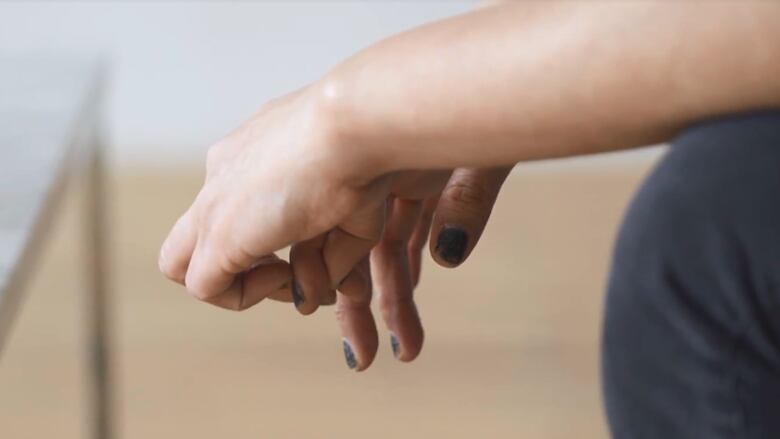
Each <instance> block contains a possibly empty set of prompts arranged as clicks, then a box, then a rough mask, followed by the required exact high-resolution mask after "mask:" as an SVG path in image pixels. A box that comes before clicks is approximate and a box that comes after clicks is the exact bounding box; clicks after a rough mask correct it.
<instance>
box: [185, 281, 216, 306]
mask: <svg viewBox="0 0 780 439" xmlns="http://www.w3.org/2000/svg"><path fill="white" fill-rule="evenodd" d="M187 292H189V293H190V295H191V296H192V297H194V298H196V299H198V300H200V301H203V302H207V301H208V300H209V299H211V298H212V297H214V296H215V294H214V293H213V292H212V291H211V290H209V289H208V288H205V287H204V286H203V285H202V284H201V283H200V282H196V283H193V282H188V283H187Z"/></svg>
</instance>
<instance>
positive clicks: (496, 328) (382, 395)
mask: <svg viewBox="0 0 780 439" xmlns="http://www.w3.org/2000/svg"><path fill="white" fill-rule="evenodd" d="M644 172H645V168H644V167H642V168H639V169H634V170H632V171H630V172H629V171H610V172H600V173H596V172H593V171H583V172H581V171H567V172H562V171H555V170H554V169H553V168H550V167H549V166H548V165H531V166H526V167H524V168H521V169H520V171H519V172H518V174H517V175H516V176H513V177H512V178H511V179H510V181H509V182H508V183H507V186H506V188H505V190H504V192H503V195H502V198H501V199H500V201H499V204H498V206H497V208H496V210H495V212H494V218H493V220H492V223H491V225H490V226H489V228H488V230H487V232H486V234H485V236H484V238H483V242H482V243H481V245H480V246H479V247H478V249H477V250H476V252H475V253H474V254H473V255H472V258H471V260H470V261H469V262H468V263H467V264H466V265H465V266H463V267H462V268H460V269H458V270H454V271H448V270H444V269H440V268H438V267H436V266H434V265H433V264H431V263H429V261H426V263H427V266H426V269H425V275H424V278H423V282H422V285H421V286H420V288H419V300H418V302H419V306H420V309H421V312H422V314H423V317H424V320H425V324H426V329H427V339H426V347H425V350H424V353H423V355H422V356H421V357H420V358H419V360H418V361H417V362H415V363H413V364H410V365H405V364H400V363H397V362H396V361H394V360H393V359H392V355H391V354H390V350H389V346H388V344H389V343H386V342H385V343H383V344H382V346H381V351H380V355H379V358H378V361H377V362H376V363H375V365H374V367H373V368H372V369H370V370H369V371H368V372H366V373H362V374H355V373H352V372H350V371H348V370H347V368H346V367H345V366H344V362H343V358H342V354H341V346H340V339H339V336H338V333H337V331H336V327H335V324H334V322H333V316H332V310H330V309H328V310H325V311H324V312H322V311H321V312H319V313H318V314H317V315H315V316H313V317H310V318H303V317H301V316H299V315H297V314H296V313H294V312H293V310H292V308H291V307H290V306H289V305H281V304H275V303H270V304H262V305H260V306H259V307H257V308H255V309H251V310H249V311H246V312H244V313H239V314H237V313H231V312H227V311H222V310H218V309H213V308H210V307H208V306H206V305H203V304H201V303H197V302H195V301H194V300H192V299H190V298H189V297H187V295H186V294H185V293H184V292H183V291H182V290H181V289H180V288H178V287H177V286H174V285H172V284H170V283H168V282H167V281H165V280H164V279H163V278H162V277H161V276H160V275H158V273H157V269H156V253H157V247H158V244H159V243H160V241H161V239H162V237H163V236H164V234H165V233H166V232H167V228H168V227H169V225H170V224H171V223H172V222H173V220H174V219H175V217H176V215H177V214H178V213H179V212H180V211H181V210H182V209H183V208H184V207H185V205H186V204H187V202H188V201H189V200H190V199H191V197H192V195H193V194H194V192H195V190H196V188H197V185H198V182H199V178H198V175H197V173H184V172H182V173H174V174H167V175H166V174H165V173H162V172H152V171H147V172H140V171H139V172H133V173H125V174H123V175H121V176H119V177H114V179H113V185H112V189H113V191H112V193H113V195H112V200H111V201H112V203H111V207H112V218H113V220H114V221H113V226H114V231H115V232H116V233H115V235H114V239H113V249H112V250H113V253H112V257H113V260H112V261H111V262H112V267H113V275H114V276H113V285H115V287H116V290H115V293H116V304H115V305H116V317H117V331H116V342H117V343H116V353H117V363H118V368H117V371H118V377H119V385H120V390H121V401H120V412H121V427H120V429H121V433H122V436H123V437H124V438H188V439H196V438H222V437H229V438H340V439H345V438H364V437H372V438H396V437H403V438H437V437H443V438H444V437H446V438H474V437H482V438H484V437H491V438H492V437H496V438H505V437H513V438H515V437H522V438H535V439H536V438H539V439H558V438H560V439H571V438H577V439H589V438H604V437H606V431H605V427H604V421H603V415H602V412H601V406H600V396H599V387H598V353H597V337H598V328H599V314H600V308H601V297H602V289H603V284H604V279H605V275H606V269H607V261H608V256H609V252H610V248H611V240H612V238H613V235H614V233H615V227H616V224H617V223H618V220H619V218H620V216H621V213H622V210H623V208H624V206H625V204H626V202H627V200H628V197H629V195H630V193H631V192H632V191H633V189H634V188H635V186H636V184H637V182H638V181H639V178H640V177H641V175H642V174H643V173H644ZM72 198H73V197H72ZM72 205H73V202H72V201H71V202H70V203H68V206H69V209H68V214H67V215H66V216H65V218H64V220H62V221H59V222H58V225H57V228H56V230H55V233H54V240H53V241H52V244H51V245H50V246H49V248H48V250H47V252H46V254H45V256H44V258H43V260H42V261H41V262H40V264H39V266H38V270H37V274H36V276H35V279H34V280H33V282H32V285H31V288H30V290H29V296H28V300H27V301H26V303H25V305H24V307H23V309H22V312H21V314H20V318H19V320H18V322H17V325H16V327H15V330H14V333H13V335H12V337H11V340H10V343H9V345H8V347H7V350H6V352H5V353H4V355H3V357H2V361H0V437H2V438H4V439H6V438H7V439H16V438H55V437H56V438H81V437H85V431H86V430H85V428H84V420H85V417H86V413H85V411H84V408H83V407H84V398H83V395H82V394H81V392H80V391H79V389H80V386H81V385H83V383H84V376H83V375H82V366H83V365H82V363H81V353H82V350H81V349H82V348H81V345H80V343H79V341H80V337H81V332H80V331H81V326H80V319H81V318H82V317H83V316H82V315H81V314H80V306H81V304H82V297H81V296H80V294H79V293H80V292H79V282H80V275H81V271H80V270H82V269H83V267H81V266H80V264H79V262H80V259H79V258H80V256H81V253H80V252H81V251H82V250H83V249H82V247H81V246H80V241H81V238H80V234H79V232H80V230H79V229H78V228H77V227H76V224H75V222H74V212H73V206H72ZM383 341H384V339H383Z"/></svg>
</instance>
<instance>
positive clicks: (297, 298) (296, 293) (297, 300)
mask: <svg viewBox="0 0 780 439" xmlns="http://www.w3.org/2000/svg"><path fill="white" fill-rule="evenodd" d="M290 292H292V300H293V303H294V304H295V307H296V308H298V307H299V306H301V304H302V303H303V302H305V301H306V298H305V297H304V295H303V292H302V291H301V286H300V285H299V284H298V281H297V280H295V279H293V280H292V282H291V283H290Z"/></svg>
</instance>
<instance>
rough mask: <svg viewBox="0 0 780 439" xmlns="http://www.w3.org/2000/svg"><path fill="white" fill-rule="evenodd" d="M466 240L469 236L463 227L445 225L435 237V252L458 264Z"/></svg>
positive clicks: (467, 240)
mask: <svg viewBox="0 0 780 439" xmlns="http://www.w3.org/2000/svg"><path fill="white" fill-rule="evenodd" d="M468 242H469V236H468V235H467V234H466V232H465V231H464V230H463V229H460V228H456V227H445V228H444V230H442V231H441V233H439V237H438V239H436V253H438V254H439V256H441V258H442V259H444V260H445V261H447V262H449V263H450V264H454V265H455V264H460V262H461V261H462V260H463V256H464V253H465V252H466V246H467V245H468Z"/></svg>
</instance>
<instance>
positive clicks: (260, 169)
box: [160, 90, 508, 369]
mask: <svg viewBox="0 0 780 439" xmlns="http://www.w3.org/2000/svg"><path fill="white" fill-rule="evenodd" d="M311 99H312V98H311V96H310V95H308V94H307V92H306V90H304V91H301V92H297V93H294V94H291V95H289V96H287V97H284V98H282V99H279V100H277V101H274V102H271V103H269V104H268V105H266V106H265V107H264V108H263V109H261V111H259V112H258V113H257V114H255V115H254V116H253V117H252V118H251V119H250V121H249V122H247V123H245V124H244V125H243V126H242V127H240V128H239V129H238V130H236V131H235V132H234V133H232V134H231V135H229V136H228V137H227V138H226V139H225V140H223V141H221V142H219V143H218V144H217V145H215V146H214V147H212V148H211V150H210V152H209V158H208V162H207V178H206V182H205V184H204V186H203V189H202V190H201V192H200V193H199V194H198V197H197V198H196V200H195V202H194V203H193V205H192V206H191V207H190V209H188V211H187V212H186V213H185V214H184V215H183V216H182V217H181V218H180V219H179V221H178V222H177V224H176V225H175V226H174V228H173V230H172V231H171V233H170V235H169V237H168V239H166V242H165V244H164V245H163V248H162V250H161V255H160V267H161V270H162V271H163V272H164V273H165V274H166V275H167V276H168V277H169V278H171V279H173V280H176V281H178V282H181V283H183V284H185V285H186V286H187V288H188V290H189V291H190V292H191V293H192V294H193V295H194V296H195V297H197V298H199V299H201V300H204V301H206V302H209V303H212V304H214V305H217V306H221V307H224V308H229V309H236V310H240V309H246V308H248V307H250V306H252V305H254V304H256V303H258V302H259V301H260V300H262V299H264V298H265V297H271V298H274V299H279V300H289V298H292V299H294V300H295V301H296V306H297V308H298V309H299V310H300V311H301V312H302V313H304V314H308V313H311V312H314V310H316V308H317V307H318V306H319V305H320V304H328V303H333V301H334V300H335V299H336V294H335V289H336V288H339V290H340V291H341V293H342V294H340V295H339V296H338V297H339V298H338V308H337V309H338V315H339V317H340V322H341V327H342V332H343V333H344V334H345V338H346V339H347V340H349V343H350V346H351V349H354V351H353V354H354V357H355V359H356V367H357V368H358V369H363V368H365V367H367V366H368V365H369V364H370V362H371V361H372V359H373V356H374V355H375V353H376V348H377V344H378V342H377V336H376V326H375V324H374V321H373V317H372V315H371V312H370V307H369V305H370V293H371V283H372V282H371V277H370V273H369V268H368V259H367V255H368V252H369V250H370V249H371V248H372V247H374V246H375V245H376V244H377V243H378V242H379V240H380V237H381V238H382V240H381V242H379V245H378V246H377V248H376V250H375V252H374V255H373V256H372V258H371V261H372V265H373V266H375V267H378V268H375V269H374V272H375V273H376V276H377V280H376V284H377V285H378V286H379V287H380V289H381V291H384V292H385V293H384V294H382V296H381V302H380V306H381V308H382V312H383V315H384V316H385V321H386V322H387V324H388V327H389V328H390V329H391V331H393V332H394V334H396V340H397V343H395V344H394V346H395V347H397V352H398V356H399V358H401V359H402V360H406V361H409V360H411V359H413V358H414V357H416V356H417V353H419V350H420V348H421V346H422V327H421V324H420V322H419V317H418V316H417V312H416V308H415V307H414V303H413V301H412V299H411V293H412V290H413V287H414V285H416V283H417V280H418V279H419V271H420V260H421V256H420V253H421V249H422V246H423V245H424V242H425V239H426V237H427V232H428V227H429V225H430V221H431V210H432V206H433V205H434V202H435V200H436V198H438V194H439V192H440V191H441V189H442V188H443V187H444V184H445V183H446V182H447V177H448V174H449V173H448V172H441V171H439V172H395V173H388V174H384V175H382V174H379V173H375V174H371V172H370V169H371V168H370V166H366V165H365V164H363V166H358V165H359V164H361V163H360V161H359V157H354V156H352V157H349V156H346V157H345V156H344V155H343V154H337V153H336V151H337V149H336V148H335V147H334V145H333V143H334V142H336V141H337V139H338V138H337V136H334V135H332V134H331V133H332V132H331V131H329V130H328V129H327V128H328V126H327V125H325V126H323V125H319V124H321V123H323V121H327V118H323V117H316V116H315V115H317V114H321V113H318V107H317V105H318V103H317V102H316V101H315V102H312V100H311ZM320 105H321V104H320ZM323 131H324V133H323ZM328 134H330V135H328ZM355 169H359V170H360V171H361V172H360V173H356V172H354V170H355ZM507 172H508V170H506V169H505V170H501V171H476V170H471V171H470V170H459V171H456V173H455V176H454V177H453V179H452V180H451V182H450V185H449V186H448V189H447V190H445V194H450V195H445V198H444V200H443V202H442V204H441V206H442V207H441V209H442V211H443V212H447V211H448V210H449V211H450V212H452V213H453V214H455V215H456V216H457V215H458V214H459V213H465V214H466V215H465V217H464V218H465V219H464V220H462V221H459V222H458V221H456V222H454V223H452V224H461V223H462V224H463V225H462V226H461V227H458V228H448V230H449V232H447V233H443V234H441V236H442V237H445V238H444V240H443V239H442V238H439V240H438V241H439V244H438V245H437V246H436V248H435V250H436V251H435V253H434V254H435V255H436V256H435V258H437V260H439V261H440V263H442V264H445V265H454V264H456V263H457V262H458V260H459V259H461V258H463V257H465V256H466V255H467V254H468V252H469V251H470V249H471V248H473V245H474V243H475V242H476V239H477V238H478V236H479V234H480V233H481V230H482V227H484V221H486V220H487V214H489V208H490V206H492V202H493V200H494V199H495V195H496V194H497V192H498V187H500V184H501V182H502V181H503V179H504V177H505V176H506V173H507ZM480 176H482V177H480ZM481 178H486V179H487V180H492V181H494V182H496V183H497V184H495V187H494V189H495V190H494V191H493V190H492V189H491V187H492V186H491V185H490V184H487V185H485V182H482V181H481V180H480V179H481ZM390 194H394V195H395V196H396V197H397V198H395V199H394V201H393V202H392V203H391V206H392V209H391V210H390V211H389V219H390V222H389V224H388V227H387V229H385V230H384V233H383V226H384V220H385V199H386V198H387V196H388V195H390ZM475 194H476V195H475ZM483 195H487V197H486V198H485V199H484V200H482V198H483V197H482V196H483ZM450 198H452V200H450V201H447V200H448V199H450ZM423 200H427V201H425V202H423ZM464 201H465V202H466V203H463V202H464ZM481 202H487V203H488V204H487V207H488V209H487V211H485V212H478V211H477V210H475V206H474V205H475V203H476V204H479V203H481ZM423 204H425V206H426V208H425V209H423V208H422V205H423ZM461 204H462V205H463V206H466V207H463V206H461V207H458V206H460V205H461ZM469 205H472V207H470V208H469V207H467V206H469ZM483 207H484V206H483ZM481 214H484V215H485V216H484V218H481V219H480V215H481ZM469 215H471V219H469ZM437 218H441V220H440V221H439V222H438V223H437V224H438V225H437V226H436V227H437V228H444V225H445V224H449V223H448V222H446V221H445V220H446V218H447V216H446V215H442V216H440V217H439V216H437ZM415 221H417V223H418V225H417V226H416V227H410V225H414V224H415ZM461 229H463V230H469V229H471V235H472V236H473V237H474V240H473V241H469V240H468V239H467V238H466V239H464V237H465V236H467V235H465V234H463V233H461V232H459V231H454V230H461ZM467 233H468V232H467ZM446 237H449V238H446ZM453 237H454V238H455V239H454V240H453V239H452V238H453ZM291 243H292V244H293V245H292V248H291V261H290V262H291V266H290V265H288V264H287V263H286V262H284V261H282V260H280V259H278V258H277V257H275V256H274V255H273V251H275V250H278V249H279V248H282V247H284V246H286V245H288V244H291ZM403 246H406V247H405V248H407V250H408V251H407V253H405V254H402V252H400V250H399V249H401V247H403ZM291 278H292V280H291ZM291 293H295V294H291Z"/></svg>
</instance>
